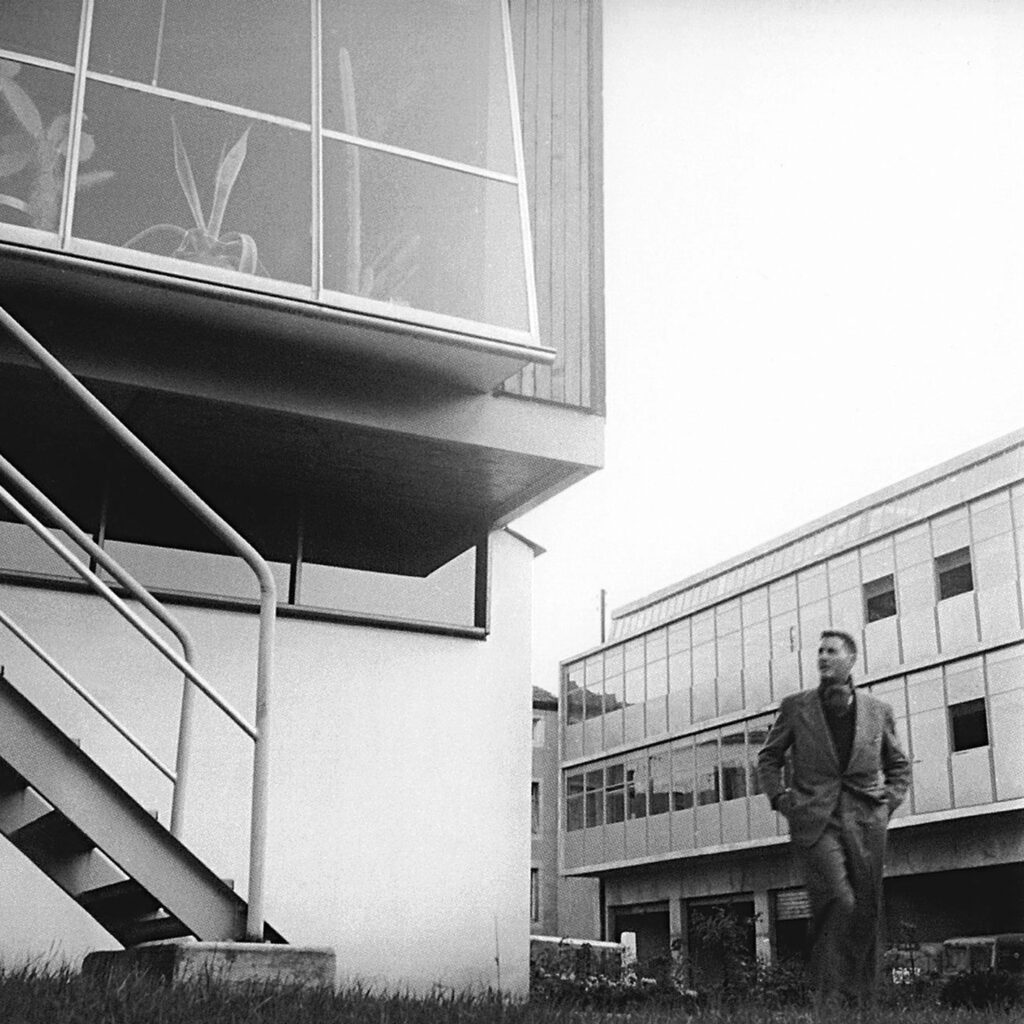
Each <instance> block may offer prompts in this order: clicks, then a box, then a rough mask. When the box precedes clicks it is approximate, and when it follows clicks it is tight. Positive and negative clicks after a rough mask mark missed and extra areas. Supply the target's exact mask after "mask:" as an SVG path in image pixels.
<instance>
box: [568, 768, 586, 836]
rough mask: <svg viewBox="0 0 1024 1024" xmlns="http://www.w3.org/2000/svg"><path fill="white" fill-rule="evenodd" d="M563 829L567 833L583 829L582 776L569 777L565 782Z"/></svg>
mask: <svg viewBox="0 0 1024 1024" xmlns="http://www.w3.org/2000/svg"><path fill="white" fill-rule="evenodd" d="M565 828H566V831H567V832H574V831H576V830H577V829H581V828H583V776H582V775H569V776H567V777H566V780H565Z"/></svg>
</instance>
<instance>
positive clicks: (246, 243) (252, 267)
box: [237, 231, 260, 274]
mask: <svg viewBox="0 0 1024 1024" xmlns="http://www.w3.org/2000/svg"><path fill="white" fill-rule="evenodd" d="M237 234H238V240H239V241H240V242H241V243H242V254H241V256H239V257H238V269H239V270H240V271H241V272H242V273H243V274H255V273H256V268H257V267H258V266H259V262H260V258H259V256H258V255H257V252H256V240H255V239H254V238H253V237H252V235H247V234H245V233H244V232H241V231H240V232H237Z"/></svg>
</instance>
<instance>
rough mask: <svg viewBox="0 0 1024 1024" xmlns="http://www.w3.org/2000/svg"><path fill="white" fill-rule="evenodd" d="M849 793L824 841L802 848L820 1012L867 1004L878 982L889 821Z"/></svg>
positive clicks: (799, 854) (799, 853)
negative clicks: (861, 805)
mask: <svg viewBox="0 0 1024 1024" xmlns="http://www.w3.org/2000/svg"><path fill="white" fill-rule="evenodd" d="M857 803H858V798H857V797H855V796H853V795H851V794H848V793H846V792H845V791H844V792H843V793H842V794H841V795H840V799H839V803H838V804H837V806H836V809H835V811H834V812H833V814H832V816H831V818H830V819H829V823H828V824H827V825H826V826H825V830H824V832H822V834H821V837H820V838H819V839H818V840H817V842H815V843H814V844H813V845H811V846H796V847H795V850H796V853H797V857H798V859H799V861H800V862H801V867H802V869H803V875H804V882H805V885H806V886H807V895H808V898H809V902H810V905H811V923H810V943H811V977H812V981H813V984H814V988H815V1002H816V1004H817V1005H818V1006H819V1007H821V1008H828V1007H830V1006H833V1005H840V1004H842V1003H853V1004H856V1005H860V1006H869V1005H871V1004H872V1003H873V1001H874V998H875V993H876V987H877V982H878V953H879V950H878V945H879V934H878V933H879V920H880V917H881V909H882V868H883V863H884V861H885V840H886V824H887V823H886V822H885V821H884V820H880V819H879V817H878V815H868V816H865V815H864V814H863V813H858V808H857V807H856V804H857Z"/></svg>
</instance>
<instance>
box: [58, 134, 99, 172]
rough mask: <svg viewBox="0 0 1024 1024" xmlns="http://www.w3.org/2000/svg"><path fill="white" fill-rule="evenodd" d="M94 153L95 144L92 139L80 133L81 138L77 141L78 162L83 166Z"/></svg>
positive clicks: (88, 135)
mask: <svg viewBox="0 0 1024 1024" xmlns="http://www.w3.org/2000/svg"><path fill="white" fill-rule="evenodd" d="M65 142H66V140H65ZM95 152H96V143H95V141H94V140H93V137H92V136H91V135H90V134H89V133H88V132H82V137H81V138H80V139H79V140H78V162H79V163H80V164H84V163H85V161H86V160H89V159H90V158H91V157H92V155H93V153H95Z"/></svg>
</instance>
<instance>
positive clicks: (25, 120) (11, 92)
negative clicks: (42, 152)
mask: <svg viewBox="0 0 1024 1024" xmlns="http://www.w3.org/2000/svg"><path fill="white" fill-rule="evenodd" d="M0 94H2V95H3V97H4V99H5V100H7V106H9V107H10V108H11V112H12V113H13V114H14V116H15V117H16V118H17V119H18V120H19V121H20V122H21V124H22V125H23V126H24V128H25V131H27V132H28V133H29V135H31V136H32V138H34V139H41V138H42V137H43V119H42V117H40V115H39V108H38V107H37V106H36V105H35V104H34V103H33V102H32V99H31V97H30V96H29V94H28V93H27V92H25V90H24V89H22V87H21V86H20V85H18V83H17V82H15V81H14V78H13V76H12V77H10V78H0Z"/></svg>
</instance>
